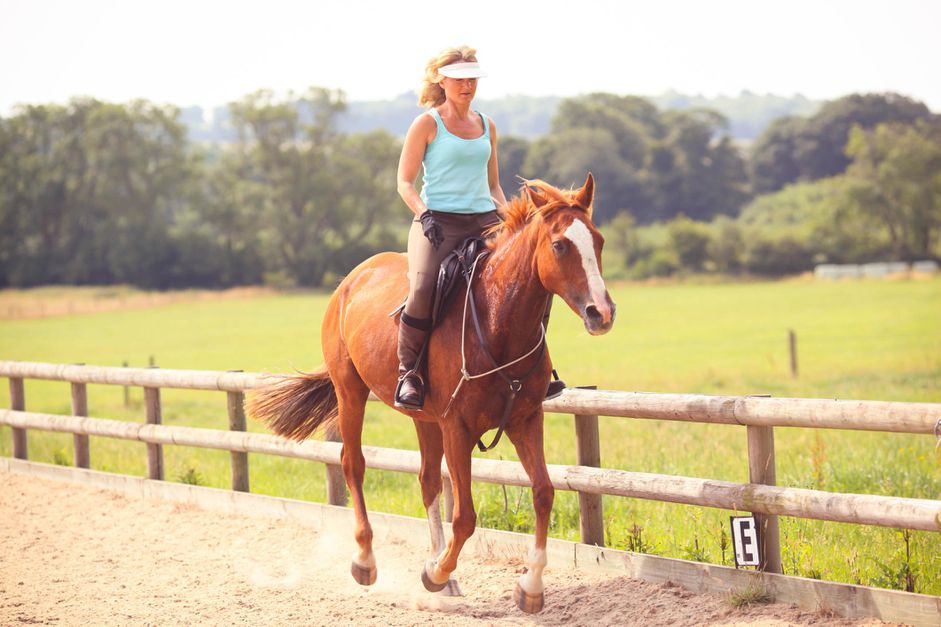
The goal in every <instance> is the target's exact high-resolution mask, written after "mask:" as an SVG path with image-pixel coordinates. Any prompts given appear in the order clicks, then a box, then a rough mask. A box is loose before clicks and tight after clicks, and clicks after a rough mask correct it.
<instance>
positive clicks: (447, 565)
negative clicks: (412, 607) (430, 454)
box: [422, 420, 477, 591]
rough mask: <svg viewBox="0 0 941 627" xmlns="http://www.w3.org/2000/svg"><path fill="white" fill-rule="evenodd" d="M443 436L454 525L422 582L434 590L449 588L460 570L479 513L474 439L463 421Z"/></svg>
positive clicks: (424, 574) (452, 424)
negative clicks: (459, 560) (474, 478)
mask: <svg viewBox="0 0 941 627" xmlns="http://www.w3.org/2000/svg"><path fill="white" fill-rule="evenodd" d="M442 435H443V436H444V437H443V443H444V454H445V457H446V458H447V460H448V472H449V473H450V474H451V487H452V490H453V491H454V522H452V523H451V532H452V533H451V540H450V541H449V542H448V545H447V548H445V550H444V551H443V552H442V553H441V554H440V555H439V556H438V559H437V561H435V562H429V563H427V564H425V569H424V570H423V571H422V583H424V584H425V588H427V589H428V590H431V591H435V590H440V589H441V588H443V587H444V586H445V585H447V582H448V579H450V576H451V573H452V572H454V570H455V569H456V568H457V558H458V555H460V553H461V549H462V548H463V546H464V543H465V542H467V539H468V538H470V537H471V535H473V533H474V528H475V527H476V525H477V513H476V512H475V511H474V500H473V498H472V496H471V448H473V442H474V440H473V439H472V438H471V436H470V434H469V433H468V432H467V430H466V429H465V428H464V425H463V424H461V422H460V420H455V421H454V422H453V423H451V424H448V425H446V426H445V427H444V428H443V434H442Z"/></svg>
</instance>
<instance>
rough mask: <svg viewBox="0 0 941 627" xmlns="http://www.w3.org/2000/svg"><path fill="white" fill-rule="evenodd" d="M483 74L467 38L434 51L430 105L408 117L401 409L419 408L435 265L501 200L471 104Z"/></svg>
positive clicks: (488, 220)
mask: <svg viewBox="0 0 941 627" xmlns="http://www.w3.org/2000/svg"><path fill="white" fill-rule="evenodd" d="M484 75H485V74H484V73H483V72H482V71H481V69H480V66H479V64H478V63H477V57H476V51H475V50H474V49H473V48H468V47H467V46H462V47H460V48H449V49H447V50H444V51H443V52H441V54H439V55H438V56H437V57H435V58H433V59H431V60H430V61H429V62H428V65H427V66H426V67H425V79H424V83H423V85H422V91H421V95H420V97H419V104H420V105H422V106H427V107H430V108H429V110H428V111H427V112H425V113H422V114H421V115H419V116H418V117H417V118H415V120H414V121H413V122H412V125H411V127H410V128H409V129H408V133H407V134H406V136H405V144H404V145H403V146H402V154H401V156H400V158H399V171H398V190H399V195H400V196H402V200H404V201H405V204H406V205H408V208H409V209H411V210H412V212H413V213H414V214H415V219H414V220H413V221H412V227H411V230H410V231H409V234H408V280H409V293H408V300H407V301H406V303H405V310H404V311H403V312H402V315H401V320H400V325H399V343H398V356H399V382H398V386H397V388H396V394H395V406H396V407H398V408H401V409H411V410H419V409H421V408H422V406H423V404H424V398H425V390H424V387H425V382H424V378H423V377H422V374H421V372H420V370H421V367H420V364H419V363H418V360H419V355H420V353H421V350H422V348H423V347H424V345H425V342H426V341H427V340H428V334H429V333H430V330H431V308H432V301H433V298H434V290H435V282H436V280H437V278H438V266H439V265H440V264H441V261H442V260H443V259H444V258H445V257H446V256H447V255H448V254H449V253H450V252H451V251H452V250H453V249H454V248H455V247H456V246H457V245H458V244H460V243H461V242H462V241H464V240H465V239H466V238H468V237H479V236H481V235H482V234H483V233H484V232H486V231H487V230H488V229H490V228H491V227H493V226H494V225H496V224H497V223H498V222H499V217H498V212H501V211H502V209H503V206H504V205H506V197H505V196H504V193H503V188H502V187H500V177H499V174H498V168H497V129H496V127H495V126H494V124H493V121H492V120H491V119H490V118H488V117H487V116H485V115H483V114H481V113H478V112H477V111H474V110H472V109H471V102H472V101H473V99H474V95H475V93H476V92H477V79H478V78H480V77H482V76H484ZM419 166H423V168H424V177H423V179H422V190H421V194H419V193H418V192H417V191H416V190H415V180H416V178H417V176H418V169H419ZM549 302H550V303H551V301H549ZM546 316H548V306H547V310H546ZM564 388H565V384H564V383H563V382H562V381H552V382H551V383H550V384H549V389H548V391H547V393H546V398H552V397H554V396H558V395H559V394H561V393H562V390H563V389H564Z"/></svg>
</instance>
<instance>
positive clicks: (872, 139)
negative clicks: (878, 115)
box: [846, 121, 941, 261]
mask: <svg viewBox="0 0 941 627" xmlns="http://www.w3.org/2000/svg"><path fill="white" fill-rule="evenodd" d="M846 154H847V155H848V156H849V157H851V158H852V159H853V164H852V165H851V166H850V168H849V170H848V172H847V174H848V175H849V178H850V181H851V186H850V188H849V193H848V194H847V198H846V202H847V205H848V206H849V207H850V208H853V209H856V210H858V211H860V212H862V213H864V214H866V215H868V216H871V217H873V218H875V219H876V220H877V221H878V222H879V223H881V225H882V226H883V227H884V228H885V230H886V232H887V233H888V236H889V241H890V243H891V247H892V252H893V253H894V254H895V257H896V258H897V259H904V260H909V261H912V260H915V259H919V258H928V257H931V256H933V255H934V253H935V248H934V247H935V244H936V243H937V241H938V234H939V230H941V124H939V123H938V122H935V123H929V122H926V121H919V122H918V123H917V124H915V125H910V126H906V125H900V124H880V125H879V126H877V127H876V128H874V129H871V130H865V129H863V128H862V127H855V128H854V129H853V130H852V131H851V133H850V141H849V143H848V145H847V148H846Z"/></svg>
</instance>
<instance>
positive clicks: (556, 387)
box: [546, 368, 566, 401]
mask: <svg viewBox="0 0 941 627" xmlns="http://www.w3.org/2000/svg"><path fill="white" fill-rule="evenodd" d="M552 378H553V379H554V380H553V381H549V387H548V388H547V389H546V400H547V401H548V400H551V399H553V398H556V397H557V396H561V395H562V392H564V391H565V387H566V386H565V381H563V380H561V379H560V378H559V373H558V372H556V371H555V368H553V369H552Z"/></svg>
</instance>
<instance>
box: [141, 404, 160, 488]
mask: <svg viewBox="0 0 941 627" xmlns="http://www.w3.org/2000/svg"><path fill="white" fill-rule="evenodd" d="M144 405H145V406H146V407H147V424H149V425H159V424H160V422H161V416H160V388H148V387H145V388H144ZM147 477H148V478H150V479H158V480H160V481H163V446H162V445H160V444H147Z"/></svg>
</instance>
